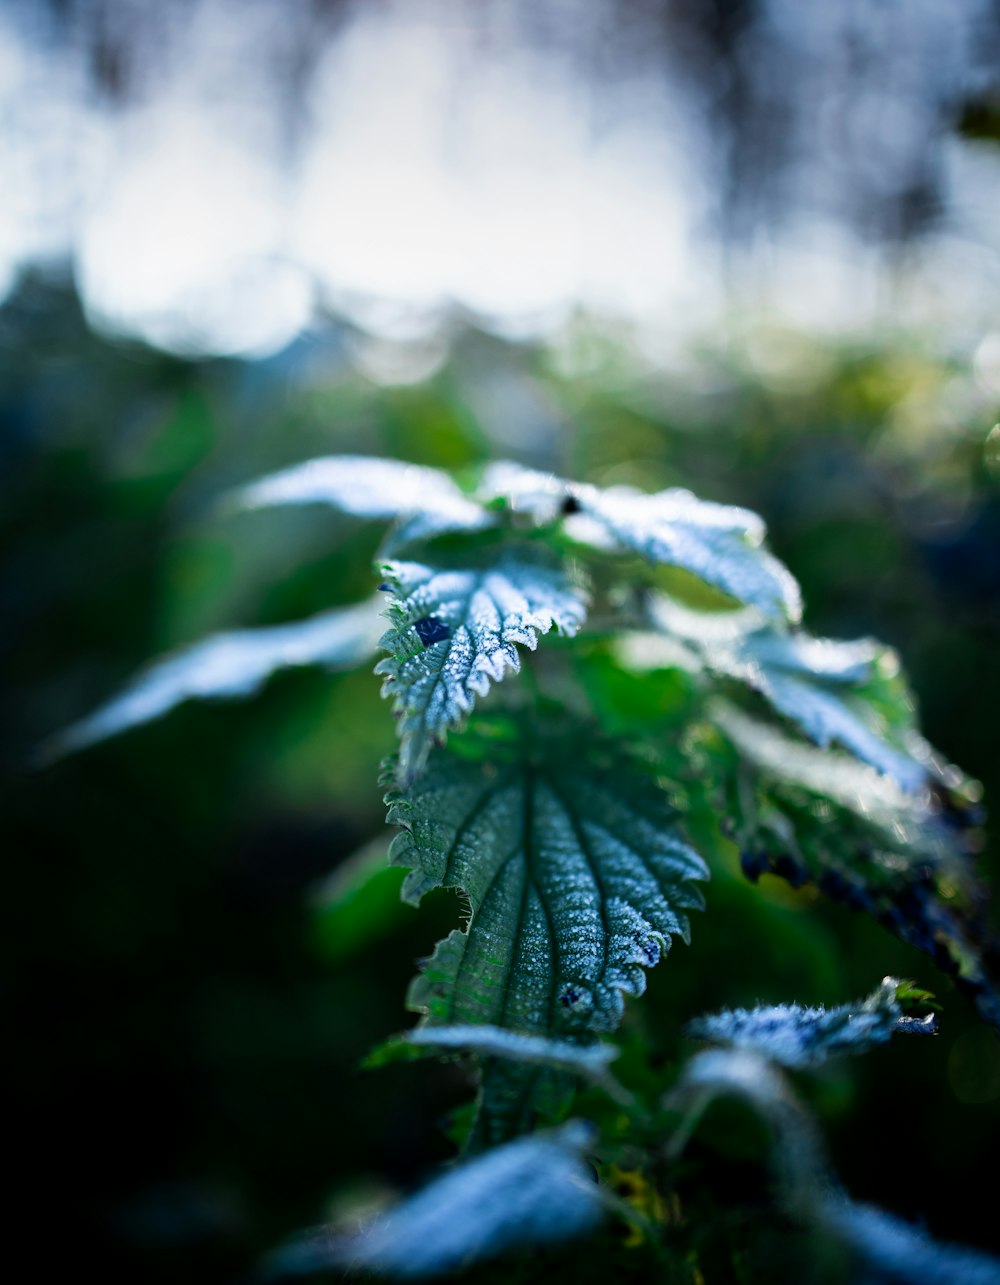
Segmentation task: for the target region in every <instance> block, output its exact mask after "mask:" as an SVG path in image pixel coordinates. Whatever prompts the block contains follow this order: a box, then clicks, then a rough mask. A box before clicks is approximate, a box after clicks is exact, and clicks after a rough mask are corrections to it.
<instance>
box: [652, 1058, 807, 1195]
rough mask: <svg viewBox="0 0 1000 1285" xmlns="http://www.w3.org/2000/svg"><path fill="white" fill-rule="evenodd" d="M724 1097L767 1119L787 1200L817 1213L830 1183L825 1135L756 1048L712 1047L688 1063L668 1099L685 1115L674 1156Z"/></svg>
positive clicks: (674, 1141)
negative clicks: (705, 1114)
mask: <svg viewBox="0 0 1000 1285" xmlns="http://www.w3.org/2000/svg"><path fill="white" fill-rule="evenodd" d="M719 1098H735V1099H736V1100H738V1101H741V1102H743V1103H745V1104H746V1106H747V1107H749V1109H750V1110H751V1111H752V1112H753V1113H754V1114H755V1115H757V1116H759V1117H760V1118H761V1119H762V1120H764V1121H765V1122H766V1123H767V1125H768V1127H769V1129H770V1132H771V1138H772V1163H773V1167H774V1170H775V1173H776V1176H777V1178H778V1180H779V1184H780V1188H781V1192H782V1195H783V1199H784V1203H786V1204H787V1205H788V1206H789V1207H793V1208H795V1209H797V1210H800V1211H801V1210H808V1211H810V1212H811V1211H812V1209H813V1208H814V1207H815V1204H816V1202H817V1199H818V1198H819V1197H820V1193H822V1192H825V1191H826V1189H827V1185H828V1183H827V1179H828V1168H827V1161H826V1153H825V1149H824V1147H823V1142H822V1139H821V1137H820V1135H819V1132H818V1130H817V1129H816V1126H815V1123H814V1122H813V1120H812V1118H811V1116H809V1115H808V1114H807V1113H806V1112H805V1111H804V1110H803V1109H802V1106H801V1104H800V1103H799V1102H798V1100H797V1099H796V1097H795V1095H794V1094H793V1093H792V1092H791V1089H790V1087H789V1085H788V1081H787V1080H786V1078H785V1076H784V1075H782V1074H781V1072H780V1071H779V1070H778V1069H777V1068H776V1067H775V1066H774V1065H773V1064H772V1063H771V1062H770V1061H769V1060H768V1059H767V1058H765V1057H762V1056H761V1055H760V1054H759V1053H757V1052H756V1051H754V1050H752V1049H748V1048H733V1049H708V1050H706V1051H705V1052H704V1053H698V1054H696V1055H695V1056H694V1057H693V1058H691V1059H690V1060H689V1061H688V1062H687V1063H686V1064H685V1066H684V1070H683V1072H682V1074H681V1077H680V1079H679V1080H678V1081H677V1084H676V1085H675V1086H674V1088H673V1089H672V1090H671V1092H670V1093H669V1095H668V1097H667V1099H666V1105H667V1106H669V1107H671V1108H673V1109H674V1110H678V1111H680V1112H682V1115H683V1119H682V1121H681V1124H680V1126H679V1128H678V1129H677V1130H676V1131H675V1133H674V1134H673V1136H672V1137H671V1139H670V1142H669V1151H670V1153H671V1155H672V1156H673V1157H674V1158H676V1157H677V1156H678V1155H679V1154H680V1153H681V1151H682V1150H683V1149H684V1147H685V1146H686V1145H687V1143H688V1141H689V1139H690V1138H691V1135H692V1134H693V1133H694V1131H695V1129H696V1128H697V1127H698V1124H699V1122H700V1120H701V1118H702V1116H703V1114H704V1112H705V1110H706V1109H707V1107H708V1106H710V1105H711V1103H712V1102H714V1101H716V1100H717V1099H719Z"/></svg>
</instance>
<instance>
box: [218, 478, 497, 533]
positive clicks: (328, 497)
mask: <svg viewBox="0 0 1000 1285" xmlns="http://www.w3.org/2000/svg"><path fill="white" fill-rule="evenodd" d="M235 503H236V505H237V506H238V507H240V508H244V509H260V508H272V507H274V506H276V505H285V504H325V505H328V506H329V507H331V508H334V509H337V510H338V511H339V512H341V513H349V514H352V515H353V516H355V517H361V518H405V519H410V521H409V522H408V523H407V524H406V525H405V527H404V528H402V529H401V530H400V531H399V532H398V533H397V534H396V536H395V539H394V543H393V547H394V548H398V547H401V546H402V544H404V543H410V542H414V541H417V540H424V539H428V538H430V537H431V536H434V535H440V534H442V533H444V532H446V531H480V530H483V529H484V528H486V527H488V526H492V525H493V522H494V519H493V517H492V516H491V515H490V514H489V513H487V512H486V511H485V510H484V509H483V508H482V506H481V505H479V504H476V503H475V502H474V501H473V500H470V499H469V498H468V496H466V495H464V494H463V492H462V491H461V490H460V489H459V487H458V486H457V485H456V484H455V482H453V481H452V479H451V478H450V477H449V476H448V475H447V474H446V473H441V472H439V471H438V470H437V469H433V468H426V467H424V466H422V465H420V464H408V463H406V462H405V461H404V460H392V459H377V458H371V457H368V456H364V455H330V456H324V457H323V458H320V459H314V460H307V461H306V462H305V463H302V464H295V465H293V466H292V467H291V468H287V469H283V470H282V471H281V472H279V473H272V474H271V475H270V476H268V477H263V478H260V479H259V480H258V481H256V482H253V483H251V484H250V485H249V486H246V487H244V488H243V489H242V490H241V491H239V492H237V494H236V496H235ZM404 531H405V535H404V534H403V532H404Z"/></svg>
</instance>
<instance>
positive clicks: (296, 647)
mask: <svg viewBox="0 0 1000 1285" xmlns="http://www.w3.org/2000/svg"><path fill="white" fill-rule="evenodd" d="M378 607H379V604H378V603H377V602H375V601H371V602H363V603H359V604H357V605H356V606H352V607H337V608H335V609H334V610H332V611H324V612H322V613H320V614H319V615H318V616H313V617H311V618H310V619H308V620H303V621H297V622H296V623H294V624H290V625H277V626H272V627H268V628H263V629H236V630H230V631H228V632H226V633H221V634H214V635H213V636H212V637H210V638H205V639H203V640H202V641H201V642H198V643H195V644H194V646H192V647H188V648H186V649H185V650H183V651H179V652H176V653H175V654H174V655H172V656H168V657H166V658H165V659H164V660H160V661H157V662H155V663H154V664H152V665H151V666H149V668H147V669H145V670H144V671H142V672H141V673H140V674H138V675H137V676H136V678H134V679H133V680H132V682H131V683H129V684H128V686H127V687H125V689H124V690H123V691H121V692H120V693H119V694H118V695H117V696H114V697H112V699H111V700H110V701H108V702H107V703H106V704H105V705H102V706H100V708H98V709H97V710H95V711H94V712H93V713H92V714H89V715H87V717H86V718H83V719H81V720H80V721H79V722H77V723H74V724H73V725H72V726H71V727H68V728H66V730H65V731H63V732H60V733H59V734H57V735H56V736H54V737H53V738H52V739H51V740H50V741H49V742H48V743H47V744H46V745H45V746H43V747H42V750H41V757H42V758H43V759H44V760H46V761H50V760H52V759H55V758H58V757H60V756H62V755H64V754H69V753H73V752H75V751H77V750H81V749H84V748H85V747H86V746H88V745H94V744H96V743H97V742H98V741H103V740H106V739H107V738H108V737H110V736H116V735H118V733H119V732H124V731H128V729H129V728H132V727H138V726H140V725H141V724H143V723H149V722H151V721H152V720H153V719H156V718H160V717H161V716H162V715H164V714H166V713H168V712H169V711H170V710H172V709H173V708H174V707H175V706H177V705H179V704H181V702H182V701H185V700H190V699H201V700H205V699H213V700H214V699H221V698H235V697H241V696H250V695H252V694H253V693H254V692H255V691H257V690H258V689H259V688H260V687H261V686H262V685H263V683H264V682H265V681H266V680H267V679H268V678H269V677H270V676H271V675H272V674H273V673H275V672H276V671H277V670H279V669H287V668H289V667H292V666H301V665H321V666H323V667H325V668H327V669H353V668H354V667H355V666H356V665H360V664H363V663H364V661H365V660H367V659H368V657H369V656H371V655H373V654H374V652H375V647H376V641H377V639H378V636H379V616H378Z"/></svg>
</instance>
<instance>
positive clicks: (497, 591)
mask: <svg viewBox="0 0 1000 1285" xmlns="http://www.w3.org/2000/svg"><path fill="white" fill-rule="evenodd" d="M382 570H383V575H384V577H385V581H386V586H385V587H386V588H387V589H388V590H389V591H390V592H391V594H392V597H391V598H390V601H389V607H388V610H387V612H386V614H387V616H388V617H389V620H390V622H391V623H390V627H389V629H388V630H387V631H386V632H385V634H384V635H383V637H382V639H381V642H380V644H379V645H380V646H381V647H382V648H383V649H384V650H386V651H387V652H388V653H389V655H388V656H387V657H386V659H384V660H382V661H380V662H379V664H378V665H377V666H376V671H375V672H376V673H378V674H382V675H384V676H385V682H384V684H383V688H382V691H383V694H384V695H386V696H390V697H392V700H393V704H394V708H395V710H396V712H397V715H398V716H399V726H398V731H399V735H400V742H401V743H400V752H399V769H400V776H401V779H402V780H404V781H406V780H409V779H411V778H412V777H413V776H414V775H416V773H418V772H419V771H420V769H421V768H422V767H423V764H424V763H425V761H426V758H427V755H428V753H429V752H430V749H431V746H432V745H433V744H434V742H435V741H437V740H442V739H443V738H444V736H445V734H446V733H447V732H448V730H449V729H450V728H453V727H455V726H457V725H458V724H460V723H461V722H463V721H464V719H465V718H466V717H467V715H468V714H469V712H470V711H471V709H472V707H473V705H474V704H475V701H476V697H477V696H485V695H486V693H487V692H488V691H489V689H490V686H491V684H492V683H496V682H499V681H500V680H501V679H502V678H503V677H504V676H505V674H506V673H507V672H508V671H509V670H513V671H515V672H516V671H517V670H518V669H519V668H520V657H519V655H518V647H519V646H522V647H527V648H529V650H534V648H535V647H536V646H537V644H538V638H539V636H540V635H541V634H544V633H547V632H548V631H549V630H550V629H556V630H557V631H558V632H560V633H564V634H572V633H575V632H576V631H577V629H578V628H579V627H580V625H581V624H582V622H583V619H584V616H585V614H586V604H587V599H586V594H585V593H584V591H583V589H582V588H581V587H580V586H579V585H578V584H577V583H576V582H575V581H574V579H573V578H572V576H571V575H570V573H569V571H568V570H567V569H566V567H565V566H564V564H563V563H562V562H561V561H560V560H559V559H558V558H557V557H556V556H555V555H554V554H551V553H549V552H548V551H547V550H544V549H539V548H537V547H529V546H512V547H504V548H501V549H500V550H499V551H494V553H493V556H492V557H489V556H487V557H484V558H483V559H482V561H481V562H480V563H479V564H478V565H474V566H471V567H466V568H464V569H448V570H446V569H443V568H441V567H435V566H428V565H425V564H423V563H417V562H388V563H385V564H384V565H383V568H382Z"/></svg>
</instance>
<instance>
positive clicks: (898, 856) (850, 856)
mask: <svg viewBox="0 0 1000 1285" xmlns="http://www.w3.org/2000/svg"><path fill="white" fill-rule="evenodd" d="M709 714H710V716H711V718H712V720H713V722H714V723H715V724H716V726H717V727H718V728H720V729H721V730H722V731H723V732H724V734H725V735H726V737H727V738H728V740H729V741H730V742H731V744H732V746H733V747H734V748H735V749H736V751H737V752H738V754H739V756H740V757H741V759H742V763H740V764H739V765H737V766H730V767H729V768H728V769H727V768H725V767H723V766H721V765H720V766H719V767H718V768H717V770H718V771H719V772H720V773H722V774H724V775H728V777H729V789H728V795H727V807H728V809H729V812H730V815H731V817H732V819H733V824H734V831H735V836H736V838H737V841H738V842H739V844H740V847H741V851H742V863H743V869H744V872H745V873H746V874H747V876H748V877H749V878H750V879H751V880H756V879H757V878H758V877H759V876H760V875H761V874H763V873H765V872H770V873H773V874H777V875H779V876H781V877H782V878H785V879H787V880H788V881H789V882H790V883H791V884H792V885H793V887H799V886H801V885H803V884H806V883H809V882H810V881H815V883H816V885H817V886H818V888H819V889H820V891H821V892H823V893H824V894H826V895H827V896H829V897H831V898H832V899H834V900H837V901H842V902H844V903H845V904H846V905H848V906H850V907H851V908H852V909H856V910H864V911H867V912H868V913H869V914H872V915H873V916H874V917H875V918H877V919H878V920H879V922H880V923H882V924H884V925H885V927H886V928H888V929H889V930H890V931H891V932H893V933H895V935H896V936H898V937H900V938H901V939H902V940H903V941H905V942H908V943H909V944H910V945H912V946H915V947H916V948H917V949H918V950H922V951H923V952H924V953H925V954H927V955H929V956H930V957H931V958H932V959H933V960H934V962H935V963H936V964H937V965H938V967H939V968H942V969H944V971H945V972H947V973H948V974H949V975H950V976H952V977H954V979H955V981H956V983H957V984H958V985H959V986H960V987H961V988H962V989H963V990H964V991H965V992H966V993H967V994H968V995H969V997H970V999H971V1000H972V1002H973V1003H974V1004H975V1006H976V1008H977V1009H978V1011H979V1013H980V1015H981V1016H982V1017H984V1018H985V1019H986V1020H987V1021H988V1022H991V1023H992V1024H993V1025H994V1026H997V1027H998V1028H1000V986H998V980H997V979H998V973H1000V953H998V951H997V948H996V946H995V945H994V944H993V942H992V939H991V936H990V931H989V926H988V923H987V921H986V918H985V913H984V909H985V893H984V891H983V889H982V887H981V885H980V884H979V882H978V880H977V878H976V875H975V870H974V867H973V864H972V858H973V851H974V845H971V844H970V842H969V839H970V836H974V834H975V826H976V824H977V816H978V814H977V810H976V809H975V808H974V807H972V806H971V805H967V804H966V802H965V794H964V793H963V791H961V790H959V791H952V792H949V791H947V788H946V787H945V786H944V785H943V784H941V783H939V781H938V779H937V778H935V781H934V784H936V785H937V788H936V789H933V788H928V789H925V790H923V791H921V792H919V793H917V794H908V793H905V792H904V791H902V790H900V788H899V787H898V786H897V785H896V783H895V782H894V781H892V780H891V779H890V778H889V777H885V776H879V775H878V774H877V773H876V772H875V771H874V770H873V769H872V768H870V767H866V766H864V765H863V764H860V763H857V762H855V761H854V760H853V759H850V758H848V757H847V756H846V755H844V754H838V753H834V752H832V751H825V752H824V751H820V750H816V749H813V748H812V747H810V746H808V745H802V744H799V743H797V742H795V741H792V740H791V739H790V738H788V737H786V736H783V735H782V734H781V733H780V732H779V731H778V730H777V729H776V728H774V727H772V726H770V725H769V724H765V723H761V722H760V721H759V720H757V719H753V718H750V717H748V716H747V715H746V714H744V713H743V712H742V711H739V710H737V709H735V708H734V707H733V706H731V705H728V704H726V703H724V702H721V701H720V702H715V703H713V704H712V705H711V706H710V708H709Z"/></svg>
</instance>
